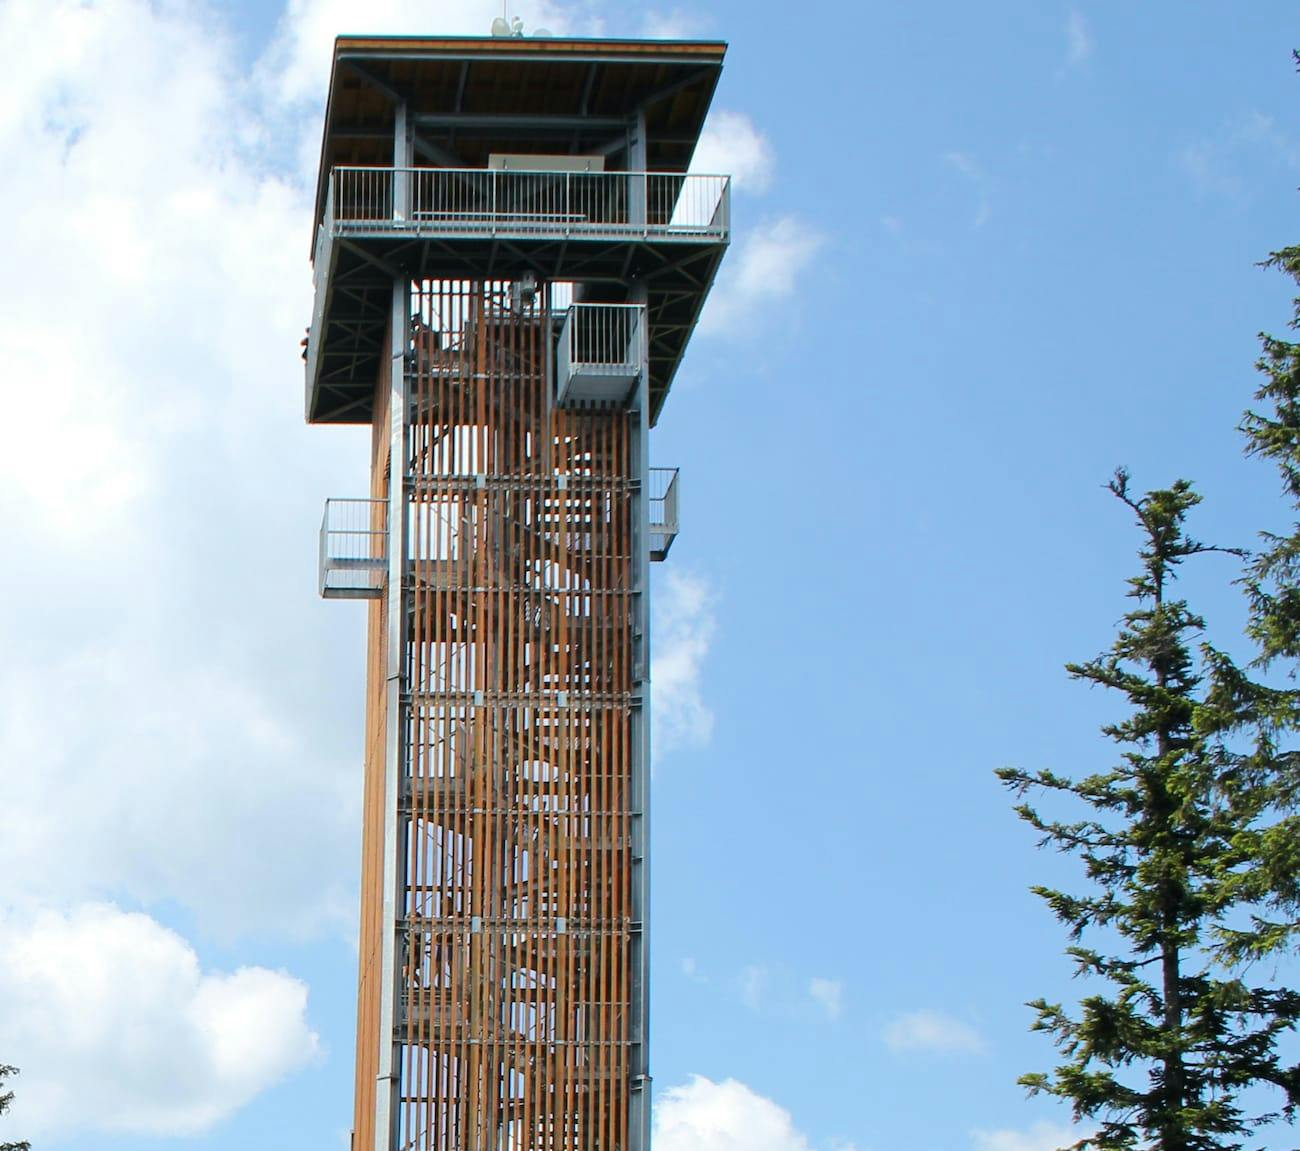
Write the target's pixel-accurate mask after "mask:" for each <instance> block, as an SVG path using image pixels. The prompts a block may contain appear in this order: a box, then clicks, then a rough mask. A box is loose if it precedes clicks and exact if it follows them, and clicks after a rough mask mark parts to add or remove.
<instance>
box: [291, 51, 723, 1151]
mask: <svg viewBox="0 0 1300 1151" xmlns="http://www.w3.org/2000/svg"><path fill="white" fill-rule="evenodd" d="M724 52H725V46H724V45H723V44H720V43H713V42H700V41H673V42H666V41H664V42H661V41H625V40H618V41H615V40H562V39H526V38H520V37H508V38H483V39H432V38H430V39H425V38H370V37H367V38H355V37H347V38H340V39H339V40H338V41H337V42H336V44H335V50H334V65H333V71H332V75H331V80H330V92H329V103H328V108H327V112H326V120H325V133H324V142H323V145H322V150H321V168H320V176H319V183H318V194H317V200H316V230H315V244H314V248H313V267H314V274H315V286H316V295H315V303H314V307H313V314H312V322H311V328H310V330H309V333H308V340H307V351H306V361H307V370H306V377H307V381H306V382H307V388H306V410H307V418H308V420H309V421H311V422H313V423H354V424H356V423H360V424H369V425H370V427H371V429H372V432H371V440H370V443H371V448H370V464H371V483H370V492H369V494H368V496H366V497H365V498H357V499H347V500H331V501H330V502H329V504H328V505H327V508H326V513H325V520H324V522H323V524H322V526H321V570H320V586H321V592H322V594H323V595H325V596H327V597H336V598H358V599H365V600H367V601H368V611H369V639H368V656H367V710H366V738H365V748H366V752H365V784H364V789H365V803H364V817H363V818H364V827H363V848H362V852H363V858H362V877H361V883H362V891H361V934H360V979H359V991H358V1011H357V1068H356V1104H355V1117H354V1131H353V1147H354V1148H355V1149H356V1151H370V1149H371V1148H373V1149H374V1151H398V1149H401V1151H542V1149H546V1151H648V1148H649V1125H650V1100H649V1083H650V1080H649V1068H648V1065H647V1053H648V1018H649V1012H648V1005H649V998H648V993H649V980H648V930H649V919H648V913H649V850H648V849H649V827H648V822H649V730H650V725H649V706H650V698H649V693H650V681H649V667H650V658H649V655H650V652H649V642H650V631H649V590H650V587H649V566H648V565H649V563H650V562H651V561H652V560H659V559H663V558H665V557H666V556H667V554H668V551H669V548H670V547H671V546H672V542H673V539H674V538H675V536H676V533H677V528H678V513H677V509H678V490H679V485H678V477H677V471H676V469H671V468H651V467H650V466H649V431H650V427H651V426H652V425H653V423H654V422H655V421H656V420H657V419H658V417H659V415H660V413H661V411H662V409H663V405H664V401H665V399H666V397H667V395H668V391H669V388H670V386H671V384H672V380H673V376H674V374H675V372H676V371H677V367H678V364H679V362H680V360H681V357H682V355H683V353H684V351H685V348H686V343H687V341H688V339H689V337H690V334H691V331H692V330H693V328H694V326H695V322H696V320H697V318H698V316H699V313H700V309H701V307H702V306H703V303H704V300H705V297H706V296H707V294H708V291H709V288H710V286H711V284H712V282H713V278H714V275H715V273H716V271H717V268H718V264H719V262H720V261H721V259H722V256H723V253H724V252H725V250H726V246H727V242H728V239H729V227H730V220H729V213H730V185H729V181H728V179H727V177H725V176H715V175H696V174H693V173H688V171H687V166H688V164H689V162H690V159H691V155H692V153H693V152H694V149H695V145H696V142H697V140H698V138H699V133H700V130H701V127H702V125H703V122H704V118H705V115H706V113H707V111H708V106H709V102H710V100H711V98H712V95H713V91H714V88H715V86H716V84H717V80H718V77H719V75H720V72H721V68H722V61H723V55H724Z"/></svg>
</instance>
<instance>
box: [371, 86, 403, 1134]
mask: <svg viewBox="0 0 1300 1151" xmlns="http://www.w3.org/2000/svg"><path fill="white" fill-rule="evenodd" d="M393 162H394V165H395V166H396V167H399V168H408V167H409V166H410V163H411V138H410V133H409V132H408V131H407V116H406V105H405V104H402V105H399V107H398V109H397V123H396V126H395V128H394V132H393ZM396 191H397V188H396V187H395V188H394V193H395V194H396ZM393 207H394V211H395V212H396V209H397V207H398V204H397V203H396V202H394V205H393ZM410 317H411V285H410V281H409V280H406V279H398V280H394V281H393V291H392V313H391V315H390V317H389V340H390V353H391V359H390V362H389V381H388V383H389V392H388V403H389V424H390V431H389V462H388V603H387V605H386V607H387V620H386V625H387V647H388V659H387V666H386V668H385V677H386V687H385V696H386V707H387V710H386V716H387V729H386V732H385V741H384V854H383V860H384V866H383V885H384V886H383V908H382V919H383V923H382V927H381V929H380V930H381V934H380V946H381V954H380V989H379V1070H378V1073H377V1076H376V1078H377V1082H376V1084H375V1151H395V1149H396V1147H397V1144H398V1138H399V1134H398V1117H399V1114H400V1107H399V1103H400V1095H401V1052H400V1048H399V1045H398V1042H397V1024H398V1019H399V1013H400V1007H401V989H402V971H403V968H404V967H405V956H404V955H403V953H402V952H403V948H402V941H401V939H400V938H399V936H398V922H399V919H400V918H401V911H402V910H403V909H402V908H400V907H399V902H400V901H401V900H402V898H403V894H402V893H403V891H404V888H405V884H406V828H405V826H404V825H403V820H402V816H401V811H400V799H401V790H402V781H403V779H404V777H405V775H406V751H407V748H406V715H405V707H406V683H405V675H404V672H405V661H406V586H405V583H406V581H405V574H406V421H407V402H406V346H407V342H408V339H409V332H408V330H407V329H408V327H409V325H410Z"/></svg>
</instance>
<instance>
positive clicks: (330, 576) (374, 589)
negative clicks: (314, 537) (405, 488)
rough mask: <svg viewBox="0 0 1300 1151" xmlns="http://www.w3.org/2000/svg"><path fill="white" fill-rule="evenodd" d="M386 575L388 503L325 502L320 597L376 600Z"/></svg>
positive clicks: (321, 537) (371, 501) (384, 501)
mask: <svg viewBox="0 0 1300 1151" xmlns="http://www.w3.org/2000/svg"><path fill="white" fill-rule="evenodd" d="M387 574H388V501H387V500H326V501H325V515H324V517H323V518H322V520H321V525H320V594H321V595H322V596H324V597H325V598H326V599H377V598H378V597H379V596H381V595H382V594H383V591H384V580H385V577H386V576H387Z"/></svg>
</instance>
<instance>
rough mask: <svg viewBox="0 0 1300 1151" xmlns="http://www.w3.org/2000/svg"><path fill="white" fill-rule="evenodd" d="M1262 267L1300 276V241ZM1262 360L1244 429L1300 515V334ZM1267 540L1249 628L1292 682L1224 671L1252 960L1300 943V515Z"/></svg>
mask: <svg viewBox="0 0 1300 1151" xmlns="http://www.w3.org/2000/svg"><path fill="white" fill-rule="evenodd" d="M1264 267H1267V268H1275V269H1279V270H1281V271H1283V272H1284V273H1286V274H1287V275H1288V276H1290V277H1291V279H1292V280H1293V281H1296V282H1300V247H1291V248H1284V249H1282V250H1281V251H1278V252H1274V253H1273V254H1272V255H1271V256H1270V257H1269V258H1268V259H1267V260H1266V261H1264ZM1292 308H1293V312H1292V320H1291V325H1290V326H1291V328H1292V329H1293V330H1295V329H1300V299H1295V300H1294V301H1293V304H1292ZM1260 341H1261V354H1260V357H1259V359H1258V361H1257V362H1256V367H1257V368H1258V369H1259V371H1260V372H1261V373H1262V375H1263V377H1264V382H1263V383H1262V384H1261V385H1260V387H1259V389H1258V390H1257V391H1256V393H1255V400H1256V402H1257V404H1258V408H1257V409H1252V410H1250V411H1247V412H1246V414H1245V416H1244V417H1243V419H1242V423H1241V431H1242V433H1243V434H1244V435H1245V437H1246V453H1247V454H1248V455H1251V456H1257V457H1259V458H1261V459H1265V460H1268V461H1270V462H1271V463H1272V464H1274V466H1275V467H1276V468H1277V470H1278V475H1279V477H1280V479H1281V482H1282V493H1283V496H1284V498H1285V499H1286V500H1287V501H1288V502H1289V503H1290V505H1291V507H1292V510H1293V513H1294V514H1297V515H1300V343H1296V342H1294V341H1291V340H1286V339H1282V338H1279V337H1276V336H1272V335H1269V334H1268V333H1264V332H1262V333H1260ZM1261 542H1262V547H1261V548H1260V550H1259V551H1258V552H1257V553H1256V554H1255V555H1254V556H1252V557H1251V560H1250V562H1249V563H1248V565H1247V568H1246V575H1245V578H1244V579H1243V581H1242V582H1243V584H1244V585H1245V588H1246V592H1247V595H1248V597H1249V601H1250V618H1249V623H1248V625H1247V631H1248V633H1249V635H1250V637H1251V639H1252V640H1254V642H1255V644H1256V646H1257V649H1258V652H1259V655H1258V658H1257V659H1256V661H1255V664H1256V667H1257V668H1258V669H1261V670H1264V671H1267V670H1269V669H1274V670H1276V671H1282V672H1285V674H1286V677H1287V684H1288V685H1287V686H1283V687H1280V688H1273V689H1271V690H1266V689H1265V688H1263V687H1260V686H1258V685H1255V684H1251V683H1250V682H1248V681H1247V680H1246V679H1245V677H1237V678H1236V679H1232V678H1227V677H1225V678H1223V680H1222V688H1223V696H1224V699H1225V700H1228V699H1231V701H1232V704H1233V705H1234V706H1236V707H1237V709H1238V711H1239V721H1238V725H1239V727H1241V728H1242V729H1243V730H1246V729H1249V730H1250V731H1251V732H1253V734H1254V738H1255V753H1254V756H1253V757H1252V760H1251V764H1250V768H1251V770H1250V772H1249V774H1248V775H1246V776H1245V777H1244V782H1243V784H1242V786H1241V787H1239V788H1238V790H1237V793H1236V800H1237V802H1238V803H1240V804H1242V805H1243V806H1244V807H1245V808H1246V809H1247V813H1249V812H1250V811H1263V812H1264V813H1265V815H1266V817H1267V818H1266V819H1260V820H1255V821H1254V822H1253V823H1252V824H1251V826H1250V827H1249V829H1248V830H1246V831H1244V832H1243V834H1242V838H1241V842H1240V844H1239V846H1240V849H1241V853H1242V855H1243V857H1244V862H1243V864H1242V865H1241V866H1240V867H1239V869H1238V874H1237V875H1236V877H1235V882H1236V884H1237V888H1238V890H1237V894H1238V897H1239V898H1240V899H1242V900H1243V901H1247V900H1249V901H1250V902H1252V903H1253V908H1252V913H1251V915H1250V917H1249V920H1248V921H1247V922H1246V923H1244V924H1238V925H1234V926H1233V927H1232V928H1231V929H1228V928H1225V929H1224V931H1223V933H1222V936H1223V940H1222V951H1223V954H1224V956H1225V957H1226V958H1229V959H1234V960H1239V961H1249V960H1258V959H1263V958H1267V957H1273V956H1282V955H1286V954H1290V953H1293V952H1294V951H1295V950H1296V947H1297V944H1300V752H1297V751H1296V750H1295V749H1294V747H1293V746H1292V745H1294V744H1295V743H1296V735H1297V731H1298V730H1300V688H1297V686H1296V683H1295V680H1296V673H1297V670H1300V523H1293V524H1292V526H1291V530H1290V531H1289V532H1287V533H1285V534H1275V533H1272V532H1263V533H1261Z"/></svg>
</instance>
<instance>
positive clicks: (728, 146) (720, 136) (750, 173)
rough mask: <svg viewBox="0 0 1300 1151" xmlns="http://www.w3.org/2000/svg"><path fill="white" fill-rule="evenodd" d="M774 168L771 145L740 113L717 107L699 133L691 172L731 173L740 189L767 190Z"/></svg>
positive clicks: (732, 181) (750, 121)
mask: <svg viewBox="0 0 1300 1151" xmlns="http://www.w3.org/2000/svg"><path fill="white" fill-rule="evenodd" d="M775 170H776V156H775V154H774V153H773V151H772V145H771V144H770V143H769V142H768V139H767V137H766V136H764V135H763V133H762V132H760V131H759V130H758V129H757V128H756V127H755V126H754V122H753V120H751V119H750V118H749V117H748V116H746V115H745V114H744V113H742V112H729V111H727V110H726V109H716V110H715V111H713V112H710V113H709V118H708V120H707V121H706V122H705V124H704V130H703V131H702V132H701V133H700V140H699V143H698V144H697V145H696V146H695V155H694V156H692V157H691V171H692V172H703V173H706V174H709V175H723V176H730V177H731V183H732V187H733V188H735V189H736V190H737V191H741V192H756V193H762V192H766V191H767V190H768V188H770V187H771V184H772V176H773V174H774V173H775Z"/></svg>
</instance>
